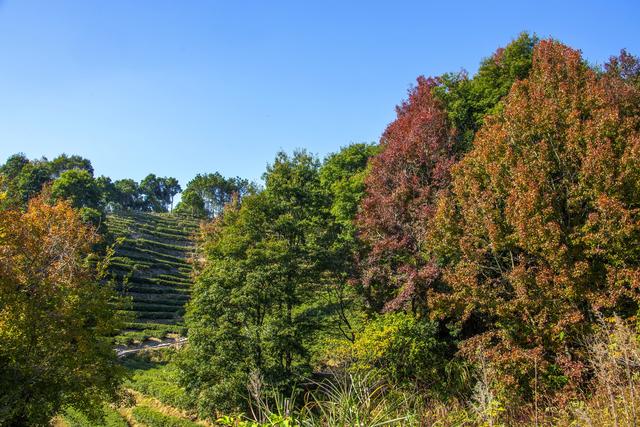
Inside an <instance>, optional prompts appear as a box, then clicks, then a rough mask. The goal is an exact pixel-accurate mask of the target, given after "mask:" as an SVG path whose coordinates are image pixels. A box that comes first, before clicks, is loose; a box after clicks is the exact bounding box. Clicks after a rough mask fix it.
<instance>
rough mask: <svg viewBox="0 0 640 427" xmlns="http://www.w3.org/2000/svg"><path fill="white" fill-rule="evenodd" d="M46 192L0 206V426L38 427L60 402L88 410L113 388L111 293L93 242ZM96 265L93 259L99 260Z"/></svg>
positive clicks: (115, 368) (83, 227) (69, 210)
mask: <svg viewBox="0 0 640 427" xmlns="http://www.w3.org/2000/svg"><path fill="white" fill-rule="evenodd" d="M49 198H50V196H49V195H47V194H44V195H41V196H38V197H35V198H33V199H32V200H31V201H30V202H29V204H28V208H27V210H26V211H22V210H21V209H7V210H3V211H0V319H2V321H0V342H1V343H2V345H0V388H1V389H2V393H0V424H2V425H4V426H26V425H29V426H39V425H42V426H45V425H49V421H50V419H51V417H52V416H53V415H55V414H56V413H57V412H58V411H60V410H61V409H62V408H63V407H64V406H65V405H71V404H72V405H73V406H74V407H76V408H78V409H80V410H84V411H88V412H91V409H92V408H99V407H100V406H101V402H102V400H103V399H110V398H113V396H114V395H115V393H116V389H117V387H118V383H119V378H120V373H121V370H120V368H119V367H118V363H117V361H116V358H115V354H114V352H113V349H112V339H110V338H106V337H108V336H110V335H112V334H114V333H115V331H116V330H117V328H118V326H119V325H118V323H117V322H116V321H115V312H114V311H113V309H112V308H111V305H110V301H111V300H112V298H113V297H114V295H115V294H114V293H113V292H112V291H111V289H110V288H109V287H108V286H105V285H101V284H100V282H99V280H98V279H99V277H98V275H99V272H98V271H96V268H95V267H92V266H95V265H96V263H95V262H90V261H89V260H90V257H92V253H91V248H92V246H93V245H94V244H95V243H96V242H97V241H98V235H97V233H96V232H95V230H94V229H93V228H91V227H89V226H87V225H85V224H84V223H83V222H82V221H81V219H80V218H79V216H78V215H77V213H76V212H75V211H74V210H73V209H72V208H71V205H70V204H69V203H68V202H66V201H62V202H58V203H57V204H55V205H53V206H52V205H49V204H48V203H47V202H48V200H49ZM98 264H99V265H100V263H98Z"/></svg>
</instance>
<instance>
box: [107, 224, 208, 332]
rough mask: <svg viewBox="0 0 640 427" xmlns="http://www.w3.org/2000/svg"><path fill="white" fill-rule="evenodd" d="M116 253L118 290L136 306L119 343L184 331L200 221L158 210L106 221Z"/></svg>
mask: <svg viewBox="0 0 640 427" xmlns="http://www.w3.org/2000/svg"><path fill="white" fill-rule="evenodd" d="M106 225H107V230H108V233H109V235H110V238H111V239H113V240H114V241H115V242H116V244H115V248H116V251H115V254H114V257H113V258H112V262H111V263H110V267H109V270H110V273H111V277H112V278H113V280H114V281H115V283H116V288H117V289H118V291H120V292H121V293H122V294H123V295H125V296H126V297H129V299H130V304H127V305H126V306H125V307H123V309H124V310H125V312H126V314H127V319H128V322H127V325H126V329H125V330H124V331H123V333H122V335H121V336H120V337H118V343H119V344H132V343H136V342H142V341H144V340H146V339H149V338H151V337H155V338H163V337H166V336H168V335H172V334H174V335H184V334H185V330H184V324H183V318H182V316H183V315H184V306H185V304H186V302H187V301H188V300H189V294H190V289H191V283H192V275H191V272H192V266H191V264H190V257H191V255H192V253H193V250H194V239H193V236H194V233H195V232H196V230H197V228H198V222H197V220H196V219H193V218H188V217H183V216H178V215H173V214H158V213H119V214H113V215H109V216H108V217H107V221H106Z"/></svg>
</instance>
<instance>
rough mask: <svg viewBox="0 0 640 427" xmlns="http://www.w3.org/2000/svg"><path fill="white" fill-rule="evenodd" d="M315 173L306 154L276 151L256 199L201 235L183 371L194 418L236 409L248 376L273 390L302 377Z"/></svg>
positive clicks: (313, 267) (316, 200) (312, 274)
mask: <svg viewBox="0 0 640 427" xmlns="http://www.w3.org/2000/svg"><path fill="white" fill-rule="evenodd" d="M318 170H319V162H318V161H317V160H316V159H315V158H313V157H312V156H310V155H308V154H307V153H305V152H297V153H295V154H294V155H293V156H292V157H289V156H287V155H286V154H284V153H279V154H278V156H277V157H276V160H275V162H274V164H273V165H271V166H270V167H269V168H268V171H267V173H266V174H265V182H266V187H265V189H264V191H262V192H261V193H258V194H253V195H249V196H247V197H245V198H244V200H243V201H242V203H241V204H239V203H238V202H236V203H235V204H231V205H228V207H227V208H226V209H225V211H224V213H223V214H222V215H220V216H218V217H217V219H216V220H215V221H214V223H213V225H212V226H211V227H210V228H209V229H208V230H207V233H206V236H207V238H206V240H205V242H204V256H205V258H206V261H205V264H204V269H203V270H202V273H201V274H200V275H199V277H198V279H197V281H196V285H195V287H194V290H193V295H192V300H191V302H190V303H189V306H188V310H187V317H186V319H187V325H188V326H189V328H190V329H189V331H190V332H189V346H188V348H187V351H186V355H185V358H184V360H183V363H182V372H183V376H182V378H183V382H184V384H185V385H186V386H187V388H188V389H189V391H190V392H191V393H192V394H193V395H194V397H195V398H196V401H198V402H199V405H200V410H201V411H202V413H206V414H209V413H211V411H212V410H214V409H217V410H237V409H238V408H245V405H246V403H247V398H248V391H247V386H248V384H249V382H250V378H251V375H252V373H253V374H255V375H259V376H260V377H261V378H262V380H263V381H264V383H265V384H267V385H269V386H271V387H275V388H277V389H279V390H281V391H286V390H287V389H290V388H291V386H292V382H293V381H295V380H296V378H301V377H300V375H302V374H308V373H309V351H308V350H309V348H308V347H309V337H310V336H312V334H313V331H314V330H315V329H316V328H317V323H318V311H317V310H316V307H315V306H314V305H313V302H314V293H315V292H316V291H317V289H318V283H319V277H320V267H319V264H320V263H319V261H318V260H319V258H320V257H321V255H320V253H321V252H322V250H323V249H322V247H321V245H319V244H318V241H319V239H318V237H317V236H319V235H322V232H323V229H324V227H323V212H326V206H327V205H326V197H325V195H324V194H323V191H322V190H321V187H320V185H319V174H318ZM236 200H237V199H236Z"/></svg>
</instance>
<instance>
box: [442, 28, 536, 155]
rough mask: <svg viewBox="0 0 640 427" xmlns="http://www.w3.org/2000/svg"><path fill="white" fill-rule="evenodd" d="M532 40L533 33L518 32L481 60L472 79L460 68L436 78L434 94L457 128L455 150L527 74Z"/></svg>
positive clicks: (463, 145)
mask: <svg viewBox="0 0 640 427" xmlns="http://www.w3.org/2000/svg"><path fill="white" fill-rule="evenodd" d="M536 43H538V38H537V37H536V36H535V35H530V34H528V33H522V34H520V35H519V36H518V38H516V39H515V40H513V41H512V42H511V43H509V44H508V45H507V46H506V47H504V48H500V49H498V50H497V51H496V52H495V53H494V54H493V55H492V56H490V57H489V58H486V59H484V60H483V61H482V63H481V64H480V68H479V69H478V72H477V73H476V74H475V76H473V78H471V79H470V78H469V77H468V74H467V72H466V71H464V70H463V71H461V72H459V73H448V74H444V75H442V76H440V77H439V82H440V84H439V85H438V86H436V87H435V89H434V94H435V95H436V98H438V99H439V100H440V101H442V102H443V104H444V106H445V109H446V110H447V114H448V116H449V121H450V122H451V124H452V125H453V126H454V127H455V128H456V130H457V133H458V146H457V151H459V152H465V151H467V150H468V149H469V148H470V147H471V142H472V141H473V137H474V135H475V133H476V132H477V131H478V129H480V126H482V124H483V123H484V118H485V116H487V115H489V114H494V113H496V112H498V111H499V110H500V109H501V108H502V103H501V100H502V99H503V98H504V97H505V96H506V95H507V94H508V93H509V89H511V86H512V85H513V83H514V82H516V81H518V80H522V79H524V78H526V77H527V76H528V75H529V70H530V69H531V62H532V55H533V48H534V46H535V45H536Z"/></svg>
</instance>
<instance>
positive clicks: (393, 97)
mask: <svg viewBox="0 0 640 427" xmlns="http://www.w3.org/2000/svg"><path fill="white" fill-rule="evenodd" d="M638 16H640V2H638V1H637V0H636V1H607V2H600V3H596V2H589V1H558V0H556V1H549V2H547V1H530V2H516V1H503V2H497V1H473V2H472V1H468V2H467V1H457V2H453V1H449V2H442V1H439V2H428V1H414V2H403V1H388V2H375V1H362V2H355V1H346V0H343V1H335V2H334V1H317V2H311V1H304V0H298V1H287V2H285V1H282V2H280V1H275V0H273V1H256V2H244V1H224V2H223V1H213V0H211V1H195V0H185V1H175V0H174V1H162V0H152V1H142V0H129V1H118V0H109V1H104V0H100V1H98V0H95V1H92V0H76V1H64V0H58V1H50V0H41V1H30V0H5V1H2V2H1V3H0V160H1V161H4V159H6V157H8V156H9V155H10V154H12V153H15V152H20V151H21V152H24V153H26V154H27V155H28V156H29V157H32V158H33V157H40V156H43V155H44V156H47V157H49V158H51V157H54V156H55V155H57V154H59V153H61V152H66V153H69V154H71V153H73V154H80V155H83V156H85V157H88V158H89V159H91V161H92V162H93V165H94V167H95V169H96V173H97V174H105V175H109V176H111V177H112V178H114V179H119V178H124V177H131V178H134V179H137V180H139V179H141V178H142V177H144V176H145V175H146V174H147V173H149V172H153V173H156V174H157V175H161V176H167V175H168V176H175V177H177V178H178V179H179V180H180V182H181V183H182V184H183V185H184V184H186V182H187V181H188V180H189V179H190V178H191V177H193V176H194V175H195V174H196V173H199V172H213V171H220V172H221V173H223V174H224V175H233V176H235V175H239V176H243V177H247V178H251V179H258V178H259V177H260V176H261V174H262V172H263V171H264V169H265V166H266V164H267V163H268V162H270V161H271V160H272V159H273V157H274V155H275V153H276V151H277V150H279V149H284V150H287V151H291V150H293V149H295V148H301V147H304V148H307V149H308V150H310V151H311V152H313V153H316V154H318V155H320V156H324V155H325V154H327V153H329V152H333V151H336V150H337V149H339V147H340V146H343V145H346V144H349V143H351V142H361V141H376V140H377V139H378V138H379V136H380V134H381V133H382V131H383V130H384V128H385V126H386V125H387V123H389V122H390V121H391V120H392V119H393V117H394V106H395V105H396V104H397V103H398V102H400V101H401V100H402V98H404V96H405V94H406V91H407V89H408V87H409V86H410V84H411V83H412V82H413V81H415V78H416V76H418V75H420V74H424V75H438V74H441V73H443V72H446V71H455V70H459V69H460V68H466V69H467V70H469V71H470V72H474V71H475V70H476V68H477V66H478V63H479V61H480V60H481V58H483V57H486V56H488V55H490V54H491V53H492V52H493V51H494V50H495V49H496V48H497V47H499V46H502V45H504V44H506V43H508V42H509V41H510V40H511V39H512V38H514V37H515V36H517V34H518V33H519V32H521V31H523V30H527V31H532V32H536V33H537V34H538V35H539V36H541V37H548V36H553V37H555V38H557V39H560V40H561V41H563V42H565V43H567V44H569V45H571V46H574V47H577V48H579V49H582V51H583V53H584V55H585V57H586V58H587V59H588V60H589V61H591V62H594V63H603V62H604V61H606V59H607V58H608V57H609V56H610V55H612V54H615V53H617V52H618V51H619V50H620V49H621V48H627V49H628V50H630V51H631V52H632V53H634V54H640V25H639V23H638Z"/></svg>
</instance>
